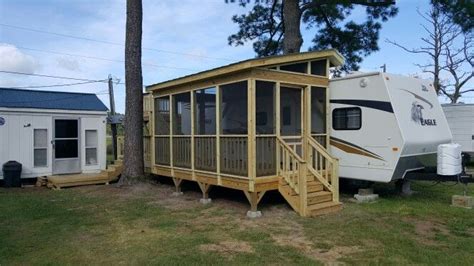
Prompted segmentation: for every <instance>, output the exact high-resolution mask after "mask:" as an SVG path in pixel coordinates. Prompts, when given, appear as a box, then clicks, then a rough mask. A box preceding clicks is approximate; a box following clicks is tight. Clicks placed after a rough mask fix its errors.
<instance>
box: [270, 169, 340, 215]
mask: <svg viewBox="0 0 474 266" xmlns="http://www.w3.org/2000/svg"><path fill="white" fill-rule="evenodd" d="M306 184H307V186H306V187H307V197H306V211H307V213H306V215H305V216H318V215H323V214H329V213H333V212H338V211H340V210H341V209H342V203H340V202H334V201H333V195H332V192H330V191H326V190H324V186H323V184H322V183H321V182H318V181H314V180H311V181H308V182H307V183H306ZM278 191H279V192H280V194H281V195H282V196H283V197H284V198H285V200H286V201H287V202H288V203H289V204H290V206H291V207H292V208H293V209H294V210H295V211H296V212H298V213H301V209H302V208H301V207H300V205H301V204H300V195H298V194H297V193H296V192H295V190H293V189H292V188H291V187H290V186H289V185H288V183H286V182H285V180H284V179H283V178H280V182H279V186H278Z"/></svg>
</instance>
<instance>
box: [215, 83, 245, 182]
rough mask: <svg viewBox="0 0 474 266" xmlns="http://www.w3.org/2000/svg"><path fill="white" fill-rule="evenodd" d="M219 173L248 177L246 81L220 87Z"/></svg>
mask: <svg viewBox="0 0 474 266" xmlns="http://www.w3.org/2000/svg"><path fill="white" fill-rule="evenodd" d="M220 90H221V91H220V95H221V99H220V100H221V101H220V110H221V113H220V117H221V121H220V122H221V136H220V149H221V150H220V155H221V156H220V160H221V161H220V166H221V173H223V174H231V175H238V176H248V137H247V134H248V125H247V121H248V112H247V106H248V91H247V80H245V81H240V82H236V83H231V84H226V85H222V86H220Z"/></svg>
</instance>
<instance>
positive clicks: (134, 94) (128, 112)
mask: <svg viewBox="0 0 474 266" xmlns="http://www.w3.org/2000/svg"><path fill="white" fill-rule="evenodd" d="M142 19H143V11H142V1H141V0H127V24H126V36H125V87H126V96H125V144H124V171H123V173H122V178H121V179H120V181H119V185H123V184H129V183H130V178H135V177H139V176H142V175H143V173H144V171H143V169H144V163H143V80H142V64H141V60H142Z"/></svg>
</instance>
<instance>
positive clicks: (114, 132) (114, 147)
mask: <svg viewBox="0 0 474 266" xmlns="http://www.w3.org/2000/svg"><path fill="white" fill-rule="evenodd" d="M109 101H110V116H111V117H112V118H113V117H114V116H115V99H114V83H113V80H112V75H110V74H109ZM110 128H111V129H112V150H113V152H114V160H117V124H116V122H115V121H114V119H112V123H111V124H110Z"/></svg>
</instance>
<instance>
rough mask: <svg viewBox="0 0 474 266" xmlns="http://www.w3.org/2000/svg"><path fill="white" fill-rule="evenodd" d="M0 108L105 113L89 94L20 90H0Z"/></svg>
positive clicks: (100, 103)
mask: <svg viewBox="0 0 474 266" xmlns="http://www.w3.org/2000/svg"><path fill="white" fill-rule="evenodd" d="M0 107H8V108H37V109H59V110H81V111H107V110H108V109H107V107H106V106H105V105H104V103H102V101H101V100H99V98H97V95H95V94H91V93H76V92H58V91H39V90H20V89H11V88H0Z"/></svg>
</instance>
